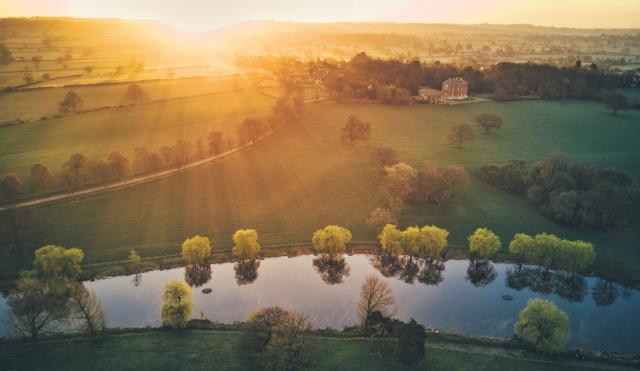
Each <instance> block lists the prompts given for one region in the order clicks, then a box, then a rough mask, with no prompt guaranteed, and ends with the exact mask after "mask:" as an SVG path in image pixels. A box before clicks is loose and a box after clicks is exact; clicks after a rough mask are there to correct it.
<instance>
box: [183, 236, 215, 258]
mask: <svg viewBox="0 0 640 371" xmlns="http://www.w3.org/2000/svg"><path fill="white" fill-rule="evenodd" d="M209 256H211V242H209V239H208V238H207V237H203V236H198V235H196V236H193V237H191V238H187V239H186V240H185V241H184V242H183V243H182V259H184V261H185V262H187V263H188V264H193V265H204V264H205V263H206V262H207V259H208V258H209Z"/></svg>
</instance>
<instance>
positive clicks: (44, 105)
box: [0, 78, 248, 122]
mask: <svg viewBox="0 0 640 371" xmlns="http://www.w3.org/2000/svg"><path fill="white" fill-rule="evenodd" d="M137 84H138V85H140V87H141V88H142V89H144V91H146V92H147V94H148V95H149V99H151V100H160V99H172V98H178V97H186V96H192V95H199V94H207V93H215V92H221V91H228V90H232V89H234V88H246V87H248V83H247V81H246V80H239V82H238V84H237V86H236V85H234V83H233V80H232V79H230V78H220V79H211V78H190V79H171V80H159V81H146V82H144V81H143V82H139V83H137ZM128 86H129V84H128V83H119V84H111V85H87V86H76V87H66V88H62V87H61V88H51V89H33V90H21V91H17V92H12V93H5V94H0V107H2V110H0V122H2V121H11V120H16V119H22V120H38V119H40V118H42V117H49V118H51V117H52V116H54V115H58V114H59V113H58V103H59V102H60V101H62V100H63V99H64V96H65V95H66V94H67V93H68V92H69V91H75V92H76V93H77V94H78V95H80V97H81V98H82V99H83V100H84V105H83V107H82V109H93V108H98V107H105V106H111V107H115V106H120V105H129V104H130V103H131V102H129V101H127V100H126V98H125V92H126V91H127V87H128Z"/></svg>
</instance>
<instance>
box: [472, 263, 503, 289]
mask: <svg viewBox="0 0 640 371" xmlns="http://www.w3.org/2000/svg"><path fill="white" fill-rule="evenodd" d="M496 277H498V272H497V271H496V267H495V265H494V264H493V262H492V261H491V260H488V259H471V260H469V267H468V268H467V275H466V276H465V280H467V281H469V282H471V284H472V285H473V286H475V287H484V286H486V285H488V284H490V283H491V282H493V281H495V279H496Z"/></svg>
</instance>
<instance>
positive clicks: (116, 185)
mask: <svg viewBox="0 0 640 371" xmlns="http://www.w3.org/2000/svg"><path fill="white" fill-rule="evenodd" d="M320 100H325V99H324V98H321V99H311V100H306V101H304V103H311V102H317V101H320ZM276 131H277V130H271V131H269V132H268V133H267V134H264V135H262V136H260V137H259V138H258V139H257V140H256V141H254V142H252V143H249V144H245V145H243V146H240V147H237V148H233V149H230V150H228V151H225V152H222V153H220V154H217V155H215V156H210V157H207V158H204V159H202V160H198V161H196V162H192V163H189V164H187V165H184V166H182V167H179V168H171V169H165V170H160V171H157V172H155V173H151V174H146V175H141V176H137V177H133V178H129V179H124V180H121V181H116V182H112V183H107V184H104V185H97V186H93V187H89V188H84V189H80V190H78V191H75V192H68V193H62V194H54V195H51V196H46V197H42V198H36V199H32V200H26V201H21V202H18V203H16V204H13V205H2V206H0V211H4V210H8V209H19V208H23V207H31V206H40V205H44V204H49V203H52V202H57V201H64V200H68V199H71V198H77V197H82V196H87V195H92V194H96V193H102V192H107V191H112V190H115V189H120V188H125V187H131V186H135V185H138V184H143V183H148V182H151V181H154V180H158V179H162V178H165V177H168V176H171V175H175V174H178V173H181V172H185V171H189V170H191V169H193V168H196V167H198V166H202V165H204V164H207V163H209V162H212V161H215V160H218V159H221V158H223V157H226V156H229V155H232V154H234V153H237V152H240V151H241V150H243V149H245V148H247V147H251V146H253V145H254V144H257V143H260V142H261V141H263V140H264V139H266V138H268V137H270V136H271V135H273V134H274V133H275V132H276Z"/></svg>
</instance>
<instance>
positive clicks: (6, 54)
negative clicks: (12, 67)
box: [0, 43, 14, 66]
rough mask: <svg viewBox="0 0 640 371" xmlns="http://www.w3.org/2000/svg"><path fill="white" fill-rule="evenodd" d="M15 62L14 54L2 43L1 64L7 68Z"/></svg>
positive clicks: (0, 50) (0, 47)
mask: <svg viewBox="0 0 640 371" xmlns="http://www.w3.org/2000/svg"><path fill="white" fill-rule="evenodd" d="M13 61H14V58H13V54H11V51H10V50H9V48H7V46H6V45H4V44H3V43H0V64H1V65H3V66H6V65H7V64H9V63H11V62H13Z"/></svg>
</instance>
